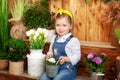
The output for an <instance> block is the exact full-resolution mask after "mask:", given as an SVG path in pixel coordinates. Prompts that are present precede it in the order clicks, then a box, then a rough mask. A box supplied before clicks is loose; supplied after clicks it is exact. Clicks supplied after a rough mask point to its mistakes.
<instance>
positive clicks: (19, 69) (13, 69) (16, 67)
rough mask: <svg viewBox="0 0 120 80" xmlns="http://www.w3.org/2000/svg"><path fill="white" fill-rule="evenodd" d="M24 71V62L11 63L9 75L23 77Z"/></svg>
mask: <svg viewBox="0 0 120 80" xmlns="http://www.w3.org/2000/svg"><path fill="white" fill-rule="evenodd" d="M23 71H24V61H19V62H12V61H9V73H10V74H15V75H21V74H23Z"/></svg>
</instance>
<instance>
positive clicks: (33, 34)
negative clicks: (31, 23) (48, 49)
mask: <svg viewBox="0 0 120 80" xmlns="http://www.w3.org/2000/svg"><path fill="white" fill-rule="evenodd" d="M46 33H47V29H42V28H38V29H37V30H35V29H30V30H29V31H27V32H26V35H27V36H28V37H29V41H30V49H43V48H44V45H45V43H46V40H47V34H46Z"/></svg>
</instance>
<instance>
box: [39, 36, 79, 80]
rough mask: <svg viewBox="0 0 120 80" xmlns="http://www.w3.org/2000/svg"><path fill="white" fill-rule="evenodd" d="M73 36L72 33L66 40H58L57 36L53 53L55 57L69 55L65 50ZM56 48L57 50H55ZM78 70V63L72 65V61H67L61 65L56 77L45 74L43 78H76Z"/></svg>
mask: <svg viewBox="0 0 120 80" xmlns="http://www.w3.org/2000/svg"><path fill="white" fill-rule="evenodd" d="M72 37H73V36H72V35H70V36H69V37H68V38H67V39H66V41H64V42H57V39H58V37H57V36H56V38H55V41H54V43H53V47H52V50H53V55H54V58H56V59H59V57H60V56H67V54H66V52H65V46H66V44H67V43H68V42H69V41H70V40H71V38H72ZM55 50H56V51H55ZM76 71H77V65H75V66H72V65H71V63H68V62H65V63H64V64H62V65H60V67H59V71H58V74H57V76H56V77H54V78H49V77H47V76H46V74H44V75H43V76H42V77H41V80H75V77H76Z"/></svg>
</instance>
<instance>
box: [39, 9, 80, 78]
mask: <svg viewBox="0 0 120 80" xmlns="http://www.w3.org/2000/svg"><path fill="white" fill-rule="evenodd" d="M72 21H73V16H72V14H71V13H70V12H69V11H68V10H63V9H60V10H59V11H57V13H56V18H55V30H56V33H57V35H55V36H54V37H53V39H52V41H51V44H50V48H49V51H48V53H47V55H46V59H48V58H51V57H54V58H56V59H59V60H60V67H59V71H58V74H57V75H56V76H55V77H53V78H50V77H48V76H47V75H46V74H45V73H44V74H43V75H42V76H41V77H40V80H75V77H76V71H77V67H78V63H79V61H80V58H81V51H80V42H79V40H78V39H77V38H76V37H74V36H73V35H72V33H71V31H72V24H73V22H72Z"/></svg>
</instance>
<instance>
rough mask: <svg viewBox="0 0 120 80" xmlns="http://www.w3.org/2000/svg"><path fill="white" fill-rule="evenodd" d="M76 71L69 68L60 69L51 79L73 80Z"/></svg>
mask: <svg viewBox="0 0 120 80" xmlns="http://www.w3.org/2000/svg"><path fill="white" fill-rule="evenodd" d="M75 77H76V72H75V71H70V70H67V69H65V70H61V71H60V72H59V73H58V74H57V76H56V77H54V79H53V80H75Z"/></svg>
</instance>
